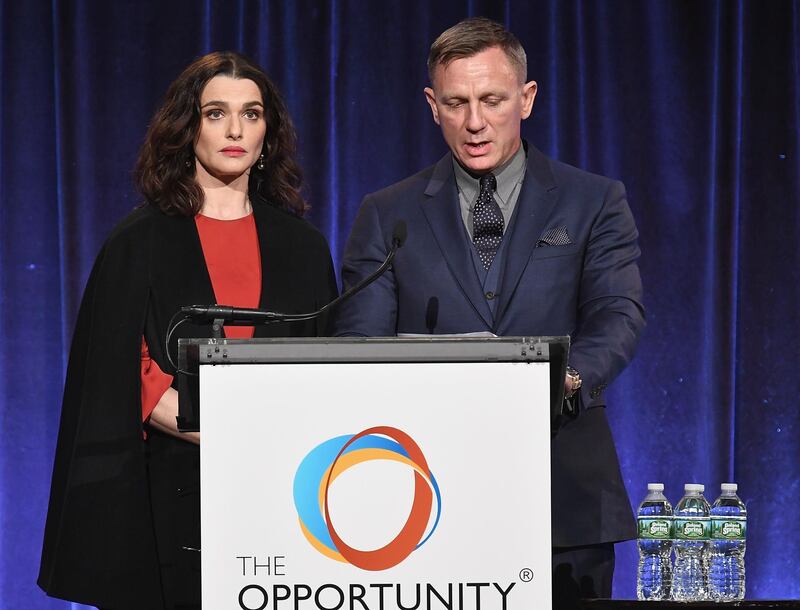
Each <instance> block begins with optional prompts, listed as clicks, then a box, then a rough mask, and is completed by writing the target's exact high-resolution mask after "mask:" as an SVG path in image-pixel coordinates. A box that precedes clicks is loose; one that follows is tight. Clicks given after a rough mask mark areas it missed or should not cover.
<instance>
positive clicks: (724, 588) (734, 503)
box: [708, 483, 747, 601]
mask: <svg viewBox="0 0 800 610" xmlns="http://www.w3.org/2000/svg"><path fill="white" fill-rule="evenodd" d="M736 489H737V486H736V483H723V484H722V494H721V495H720V497H719V498H717V499H716V501H715V502H714V505H713V506H712V507H711V543H710V553H709V575H708V589H709V595H710V596H711V598H712V599H715V600H717V601H733V600H737V599H744V551H745V538H746V535H747V509H746V508H745V506H744V502H742V501H741V500H740V499H739V496H737V495H736Z"/></svg>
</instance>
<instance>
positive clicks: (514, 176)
mask: <svg viewBox="0 0 800 610" xmlns="http://www.w3.org/2000/svg"><path fill="white" fill-rule="evenodd" d="M525 162H526V155H525V147H524V146H522V145H520V147H519V149H518V150H517V152H516V153H514V156H513V157H511V158H510V159H509V160H508V161H506V162H505V163H503V165H501V166H500V167H498V168H497V169H495V170H494V171H493V172H492V173H493V174H494V177H495V179H496V180H497V190H496V193H497V195H498V197H496V199H497V200H498V201H497V203H498V205H500V206H505V205H507V204H508V201H509V199H510V197H511V194H512V193H513V192H514V188H515V187H516V186H517V183H518V182H519V181H520V180H521V179H522V177H523V176H524V175H525ZM453 169H454V172H455V176H456V184H457V185H458V189H459V190H460V191H461V193H462V194H463V195H464V198H465V199H466V200H467V201H468V202H469V203H470V205H472V203H474V202H475V200H476V199H477V198H478V191H479V183H480V178H479V177H475V176H473V175H472V174H470V173H469V172H468V171H467V170H465V169H464V168H463V167H461V165H460V164H459V163H458V161H456V158H455V157H453Z"/></svg>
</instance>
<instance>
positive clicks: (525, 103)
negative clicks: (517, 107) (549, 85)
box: [522, 80, 539, 120]
mask: <svg viewBox="0 0 800 610" xmlns="http://www.w3.org/2000/svg"><path fill="white" fill-rule="evenodd" d="M538 88H539V86H538V85H537V84H536V81H535V80H532V81H529V82H527V83H525V84H524V85H522V118H523V120H524V119H527V118H528V117H529V116H531V111H532V110H533V101H534V100H535V99H536V91H537V90H538Z"/></svg>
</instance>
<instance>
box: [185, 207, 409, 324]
mask: <svg viewBox="0 0 800 610" xmlns="http://www.w3.org/2000/svg"><path fill="white" fill-rule="evenodd" d="M407 237H408V227H407V226H406V222H405V221H404V220H398V221H397V222H396V223H395V224H394V227H393V228H392V245H391V248H390V249H389V253H388V254H387V255H386V259H384V261H383V263H381V265H380V267H378V268H377V269H376V270H375V271H373V272H372V273H371V274H370V275H368V276H367V277H365V278H364V279H363V280H361V281H360V282H358V284H356V285H355V286H353V287H352V288H350V289H349V290H347V291H345V292H343V293H342V294H341V295H339V296H338V297H336V298H335V299H333V300H332V301H331V302H330V303H328V304H327V305H324V306H322V307H320V308H319V309H318V310H317V311H312V312H309V313H279V312H277V311H264V310H263V309H248V308H245V307H230V306H228V305H187V306H186V307H181V310H180V313H181V314H183V316H184V319H188V320H192V321H194V322H199V323H210V322H214V321H216V320H222V321H223V322H224V323H225V324H228V325H231V326H251V325H254V324H271V323H275V322H304V321H306V320H313V319H314V318H317V317H318V316H320V315H322V314H323V313H325V312H326V311H328V310H329V309H333V308H334V307H336V306H337V305H339V304H340V303H343V302H344V301H346V300H347V299H349V298H351V297H352V296H354V295H355V294H357V293H359V292H361V291H362V290H363V289H364V288H366V287H367V286H369V285H370V284H371V283H372V282H374V281H375V280H377V279H378V278H379V277H380V276H381V275H383V274H384V273H385V272H386V270H387V269H388V268H389V266H390V265H391V264H392V261H393V260H394V257H395V255H396V254H397V251H398V250H399V249H400V248H402V247H403V244H404V243H405V241H406V238H407Z"/></svg>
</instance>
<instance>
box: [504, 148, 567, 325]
mask: <svg viewBox="0 0 800 610" xmlns="http://www.w3.org/2000/svg"><path fill="white" fill-rule="evenodd" d="M527 150H528V167H527V169H526V173H525V180H524V181H523V183H522V189H521V191H520V194H519V198H518V199H517V206H516V219H515V220H514V227H513V231H512V233H511V236H510V241H509V243H508V244H507V246H506V252H505V269H504V273H503V284H502V287H501V288H500V302H499V303H498V307H497V324H496V325H495V328H498V327H499V326H500V322H501V321H502V318H503V314H504V313H505V312H506V310H507V309H508V306H509V304H510V302H511V298H512V297H513V295H514V291H515V290H516V289H517V285H518V284H519V281H520V278H521V277H522V274H523V272H524V271H525V268H526V267H527V266H528V261H530V257H531V253H532V251H533V249H534V248H535V247H536V242H537V241H538V239H539V236H540V235H541V234H542V231H544V228H545V226H546V223H547V221H548V219H549V218H550V214H551V213H552V212H553V208H554V207H555V205H556V200H557V197H556V194H557V192H558V191H557V189H558V187H557V185H556V182H555V178H554V177H553V173H552V171H551V169H550V164H549V162H548V160H547V157H545V156H544V155H543V154H542V153H540V152H539V151H538V150H537V149H536V148H534V147H533V146H527Z"/></svg>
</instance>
